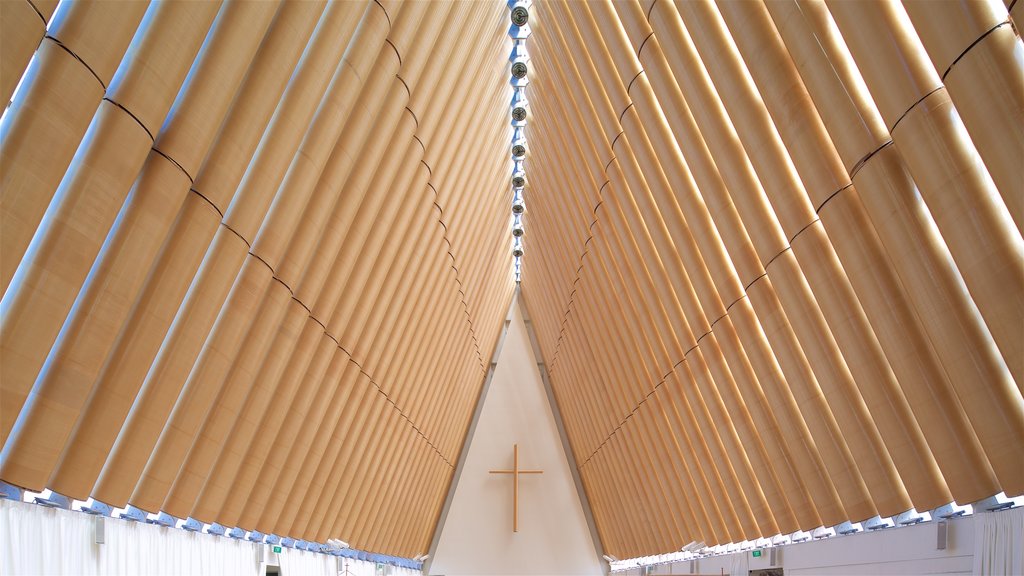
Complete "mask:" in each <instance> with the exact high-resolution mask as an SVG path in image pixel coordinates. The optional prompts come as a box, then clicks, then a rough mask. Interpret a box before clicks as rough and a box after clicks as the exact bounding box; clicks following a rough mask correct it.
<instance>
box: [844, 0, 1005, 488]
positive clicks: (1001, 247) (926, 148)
mask: <svg viewBox="0 0 1024 576" xmlns="http://www.w3.org/2000/svg"><path fill="white" fill-rule="evenodd" d="M883 7H884V9H883V10H879V11H877V13H876V12H870V13H862V12H859V11H858V10H856V9H852V7H849V6H846V5H843V4H841V3H840V5H838V6H832V8H833V10H834V12H835V14H834V15H835V16H836V19H837V24H839V26H840V28H841V29H846V30H847V31H846V32H845V33H844V37H846V38H847V40H848V42H850V45H851V52H853V54H854V57H855V58H857V59H858V60H859V61H860V64H861V67H862V68H863V71H864V74H865V80H866V82H867V83H868V84H869V85H870V86H873V87H876V90H878V91H879V93H878V95H877V97H876V99H877V101H878V108H879V112H880V113H881V115H882V117H883V118H884V119H885V121H886V122H887V124H890V125H895V128H893V129H892V131H893V138H894V140H895V142H896V146H897V147H899V154H900V158H899V159H900V160H903V161H905V165H903V164H900V165H897V164H896V163H895V161H896V160H897V158H895V157H893V154H894V152H891V151H890V152H887V151H886V150H882V151H881V152H879V153H878V154H877V155H876V156H875V157H873V158H879V159H880V158H882V157H883V156H884V157H885V159H886V162H885V163H884V164H882V162H881V160H878V163H879V164H881V166H880V169H884V170H886V171H887V173H888V174H889V178H890V180H889V181H888V182H885V183H882V182H878V181H875V182H873V184H875V185H878V186H886V187H895V188H902V189H903V190H901V191H900V193H899V196H898V197H896V198H894V197H893V194H892V193H890V194H886V195H885V196H884V197H879V198H878V200H876V201H879V202H883V201H888V202H891V201H892V200H894V199H895V200H896V201H897V202H898V203H900V204H902V206H901V209H902V210H905V211H907V212H910V211H911V210H912V209H913V208H914V202H913V200H912V197H911V196H910V195H911V194H913V193H915V191H916V192H919V193H920V194H921V195H922V196H923V197H924V199H925V201H926V202H927V203H928V208H929V210H930V211H931V213H932V214H933V215H934V222H935V224H937V225H938V228H939V230H940V231H941V232H942V234H943V239H944V240H945V242H940V241H939V240H938V239H933V237H934V232H932V231H931V230H933V229H932V228H931V226H933V224H932V223H931V221H930V219H927V218H922V217H920V216H918V215H915V216H917V218H918V219H923V220H924V221H923V222H920V223H919V224H918V225H917V229H918V230H920V232H919V233H918V234H917V235H916V236H917V238H915V242H918V243H926V244H927V245H926V246H924V247H922V254H929V256H930V257H929V258H927V259H925V260H923V261H921V260H919V262H920V264H917V266H921V265H925V266H928V267H929V268H932V269H931V270H928V271H927V272H925V271H923V270H914V269H912V268H909V267H899V268H898V269H899V270H901V272H904V271H905V274H903V276H904V282H905V284H908V285H913V284H912V283H913V282H921V283H926V284H927V285H928V287H924V286H922V289H923V293H922V294H921V295H920V296H921V297H920V298H919V299H918V300H917V301H915V303H916V304H919V313H920V315H921V317H922V318H923V319H924V320H925V321H926V322H927V323H928V324H930V328H931V329H930V332H931V335H932V338H933V341H934V342H935V343H936V345H937V346H939V347H947V348H949V350H948V351H946V350H944V353H943V354H942V358H943V359H944V360H946V362H945V364H946V368H947V370H949V371H950V372H951V373H952V374H955V376H952V378H951V379H952V381H953V384H954V386H957V387H958V389H959V390H960V396H961V398H962V400H963V401H964V408H965V409H966V411H967V413H968V416H969V418H971V421H972V423H973V424H974V426H975V429H976V430H977V431H978V434H979V438H980V439H981V440H982V444H983V446H984V447H985V450H986V452H987V454H988V456H989V460H990V461H991V463H992V466H993V468H994V470H995V472H996V476H997V477H998V478H999V480H1000V483H1002V484H1004V488H1007V487H1010V488H1009V490H1010V491H1017V490H1024V485H1022V483H1024V478H1022V477H1021V475H1020V474H1019V471H1020V470H1019V465H1018V463H1019V462H1020V461H1024V452H1022V451H1024V447H1022V446H1018V445H1016V444H1014V443H1012V442H1011V443H1007V442H1006V440H1005V439H1006V438H1008V437H1013V436H1019V435H1021V434H1024V401H1022V399H1021V396H1020V389H1019V387H1015V386H1014V385H1013V381H1012V378H1011V377H1010V375H1009V373H1008V372H1007V363H1009V364H1010V365H1011V368H1010V370H1011V371H1015V369H1016V367H1017V366H1018V364H1019V361H1024V356H1019V355H1017V354H1016V353H1015V352H1013V350H1015V349H1016V348H1017V347H1019V346H1021V342H1020V339H1019V338H1017V337H1016V336H1015V337H1013V338H1011V337H1010V335H1009V332H1010V330H1009V329H1008V325H1009V324H1010V323H1012V322H1013V320H1012V319H1013V318H1018V317H1022V314H1024V300H1022V299H1020V298H1019V295H1020V291H1019V290H1018V289H1017V288H1015V287H1019V286H1020V285H1024V265H1020V261H1021V259H1020V254H1021V253H1022V251H1024V240H1022V239H1021V236H1020V234H1019V232H1018V231H1017V230H1016V229H1015V228H1014V226H1013V225H1012V224H1011V223H1010V221H1009V218H1008V217H1007V215H1006V213H1005V211H1004V210H1003V209H1002V206H1001V204H999V203H998V199H993V192H994V190H992V182H991V179H989V177H988V175H987V173H986V171H985V170H984V167H983V166H979V164H978V163H977V162H974V161H973V160H972V156H975V154H974V152H973V146H971V145H970V143H969V142H968V141H966V140H964V139H962V138H958V137H957V136H956V134H958V133H960V132H961V131H962V130H963V128H962V124H960V121H959V118H958V116H957V115H955V114H952V113H951V110H952V106H951V105H949V104H948V96H946V94H945V91H944V90H942V89H941V87H940V88H938V89H936V88H935V86H936V85H937V84H938V83H939V82H938V78H937V75H936V73H935V71H934V69H933V68H932V67H931V65H930V63H929V62H928V61H927V58H926V56H925V55H924V54H923V49H922V48H921V47H920V44H919V43H917V42H916V39H915V38H912V37H910V36H909V35H905V34H901V35H898V37H896V36H892V35H887V36H886V38H889V39H888V40H883V39H879V38H877V37H875V36H874V35H873V33H872V32H871V31H870V30H868V29H867V28H870V29H871V30H875V31H877V33H882V34H889V33H886V32H884V31H885V30H889V31H893V32H892V33H895V31H898V30H901V29H903V28H905V24H904V23H903V22H902V20H901V18H905V15H904V14H903V13H902V7H900V6H899V5H895V4H885V5H884V6H883ZM858 23H861V24H867V25H868V26H867V27H866V28H865V27H863V26H862V27H858V28H857V31H856V33H855V32H853V31H851V30H849V28H850V27H851V26H856V25H857V24H858ZM892 57H899V58H903V59H904V60H906V61H907V62H909V63H910V64H909V65H908V67H907V68H905V69H904V68H900V69H894V68H892V67H891V66H890V65H889V63H888V62H880V61H878V60H877V59H885V58H892ZM883 85H884V87H883ZM934 154H942V155H943V156H942V157H943V158H945V160H943V161H942V162H940V161H938V160H936V156H934ZM870 164H871V162H870V161H869V162H868V164H866V165H865V168H867V167H868V166H869V165H870ZM861 172H864V170H863V169H862V170H861ZM858 174H859V173H858ZM880 174H881V173H880V172H873V173H872V176H879V175H880ZM855 180H856V179H855ZM859 188H860V191H861V194H862V195H863V196H865V197H868V196H867V195H868V191H867V188H866V187H865V186H864V185H861V186H859ZM954 191H955V192H956V193H955V194H954V193H953V192H954ZM872 192H873V194H872V195H871V197H873V198H874V197H878V196H881V194H880V191H872ZM871 204H872V203H871V202H870V201H869V202H867V205H868V207H869V210H871ZM964 210H968V212H964ZM964 213H970V214H972V218H970V219H965V218H962V214H964ZM876 214H877V216H876ZM876 218H881V214H878V213H877V212H875V213H872V220H875V219H876ZM876 226H878V225H877V224H876ZM942 244H945V245H946V246H948V252H947V250H946V249H945V247H944V246H942ZM946 254H952V256H953V258H954V260H955V261H956V264H957V265H958V267H959V270H956V269H954V267H953V266H951V265H950V263H949V261H948V256H947V255H946ZM1007 262H1014V263H1017V264H1018V265H1016V266H1012V265H1011V266H1007V265H1006V263H1007ZM961 275H962V277H963V280H962V281H963V282H966V284H967V288H968V290H970V293H969V294H967V293H965V291H964V290H963V288H962V286H963V284H961V281H960V279H959V277H960V276H961ZM936 279H941V281H939V282H936ZM933 295H934V296H933ZM993 295H997V296H999V298H998V301H991V299H990V297H992V296H993ZM972 296H974V298H973V301H972ZM932 298H934V300H933V299H932ZM975 306H976V307H977V309H978V310H980V312H981V314H982V316H984V318H985V320H986V322H987V324H988V327H987V328H988V329H987V330H986V326H984V325H982V324H981V323H980V322H978V321H977V320H976V318H977V316H976V313H975V312H974V311H973V310H974V309H975ZM939 310H943V311H945V313H942V314H938V311H939ZM938 323H943V326H942V327H941V328H940V327H939V326H938V325H936V324H938ZM988 332H991V336H990V335H989V333H988ZM993 337H994V339H995V343H996V344H997V345H998V346H999V349H994V347H993V346H992V345H991V342H992V340H991V338H993ZM1008 350H1009V351H1010V352H1007V351H1008ZM1000 352H1002V354H1000ZM965 353H966V354H967V355H968V356H967V357H965V356H964V355H965ZM976 378H981V379H982V380H983V381H985V382H988V383H989V384H990V385H989V386H986V387H985V388H984V390H983V392H984V393H983V394H977V393H976V391H975V392H973V393H971V394H968V393H967V391H966V390H964V388H963V387H964V386H966V383H967V382H970V381H975V379H976ZM967 398H969V399H967ZM982 406H985V408H982ZM993 416H995V417H993Z"/></svg>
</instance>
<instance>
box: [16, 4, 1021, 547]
mask: <svg viewBox="0 0 1024 576" xmlns="http://www.w3.org/2000/svg"><path fill="white" fill-rule="evenodd" d="M1022 4H1024V3H1022V2H1020V0H1017V4H1013V0H1010V1H1009V2H1008V3H1007V4H1003V3H1002V2H1001V1H1000V0H984V1H982V0H979V1H974V2H967V3H961V2H953V1H945V0H941V1H935V2H932V1H926V0H906V1H905V2H902V3H901V2H898V1H893V0H888V1H872V2H850V1H844V0H837V1H831V0H830V1H828V2H822V1H819V0H768V1H767V2H760V1H754V2H738V1H736V2H733V1H729V2H720V3H714V2H710V1H706V0H700V1H697V0H695V1H688V0H687V1H679V2H671V1H669V0H642V1H640V0H621V1H620V0H615V1H609V0H594V1H592V2H577V1H567V2H565V1H548V0H543V1H541V0H537V1H535V2H534V3H533V4H532V6H531V7H530V17H529V27H530V30H531V34H530V36H529V38H528V40H527V45H528V48H529V55H530V60H529V73H528V80H529V84H528V86H527V88H526V93H527V95H528V99H529V102H530V107H529V110H530V111H529V115H528V117H527V120H526V123H527V125H526V128H525V135H526V138H527V140H528V144H529V153H528V156H527V158H526V161H525V171H526V178H527V184H526V187H525V201H526V206H527V208H528V211H527V213H526V214H525V216H524V228H525V230H526V235H525V237H524V239H523V246H524V248H525V255H524V256H523V258H522V269H521V270H522V289H523V293H524V297H525V299H526V302H527V305H528V306H529V308H530V313H531V317H532V318H533V321H534V323H535V325H536V328H537V334H538V340H539V343H540V346H541V349H542V352H543V355H544V357H545V360H546V362H547V364H548V366H549V369H550V375H551V382H552V386H553V389H554V392H555V397H556V399H557V401H558V403H559V406H560V410H561V413H562V415H563V417H564V418H565V427H566V430H567V432H568V437H569V440H570V443H571V447H572V450H573V452H574V456H575V459H576V462H577V463H578V464H579V472H580V476H581V478H582V481H583V484H584V487H585V489H586V491H587V496H588V499H589V501H590V503H591V504H592V507H593V512H594V516H595V520H596V524H597V528H598V532H599V534H600V536H601V539H602V544H603V547H604V549H605V550H606V551H608V552H609V553H611V554H614V555H616V556H618V557H623V558H625V557H631V556H641V555H647V554H655V553H663V552H669V551H674V550H678V549H679V548H680V547H682V546H683V545H686V544H688V543H689V542H691V541H704V542H705V543H707V544H716V543H725V542H730V541H739V540H746V539H753V538H757V537H761V536H772V535H775V534H777V533H780V532H781V533H788V532H792V531H794V530H797V529H809V528H814V527H817V526H820V525H827V526H828V525H834V524H837V523H839V522H842V521H845V520H854V521H859V520H864V519H866V518H869V517H871V516H875V515H882V516H889V515H892V514H896V513H899V512H903V511H905V510H907V509H909V508H911V507H916V508H917V509H919V510H928V509H931V508H934V507H936V506H940V505H943V504H946V503H948V502H950V501H953V500H955V501H958V502H961V503H967V502H973V501H976V500H978V499H981V498H985V497H987V496H990V495H992V494H995V493H998V492H1000V491H1004V492H1006V493H1007V494H1010V495H1017V494H1020V493H1022V492H1024V399H1022V396H1021V390H1022V388H1024V240H1022V237H1021V229H1022V228H1024V190H1022V184H1021V183H1022V182H1024V162H1022V161H1021V160H1022V159H1024V71H1022V64H1021V58H1020V54H1021V53H1022V51H1024V47H1022V44H1021V39H1020V37H1019V35H1018V33H1017V30H1016V28H1015V27H1014V25H1013V23H1012V21H1011V16H1010V14H1014V15H1016V16H1017V17H1018V19H1020V18H1021V17H1022V16H1021V14H1020V12H1021V10H1022V8H1021V5H1022ZM1018 21H1019V20H1018ZM509 25H510V22H509V8H508V6H506V4H505V3H504V2H498V1H494V2H490V1H488V2H482V1H481V2H471V1H463V2H446V1H432V2H399V1H397V0H379V1H378V0H372V1H364V0H353V1H342V2H332V3H325V2H323V1H314V0H310V1H303V2H275V1H270V0H268V1H263V2H241V1H228V2H223V3H221V2H217V1H211V0H204V1H203V2H175V1H165V2H152V3H147V2H134V3H113V2H109V3H108V2H85V1H82V2H63V3H61V4H60V6H59V8H58V5H57V2H55V1H54V0H3V1H0V64H2V66H0V91H2V93H0V98H2V99H3V100H5V101H6V100H7V99H8V98H10V97H11V95H12V94H13V93H14V92H15V87H16V86H17V85H18V83H19V80H20V81H21V84H20V86H19V87H18V89H17V94H16V95H15V96H14V98H13V102H12V104H11V105H10V106H9V107H8V109H7V110H6V111H5V112H4V116H3V119H2V123H0V239H2V244H0V281H2V285H0V288H2V290H3V301H2V324H0V444H2V445H3V452H2V462H0V480H3V481H5V482H8V483H11V484H14V485H17V486H21V487H24V488H27V489H31V490H36V491H38V490H42V489H44V488H50V489H52V490H54V491H56V492H59V493H61V494H64V495H66V496H69V497H72V498H77V499H82V500H84V499H87V498H90V497H91V498H94V499H96V500H98V501H102V502H104V503H106V504H109V505H112V506H118V507H122V506H125V505H128V504H131V505H133V506H136V507H138V508H140V509H142V510H144V511H147V512H154V513H155V512H158V511H164V512H167V513H168V514H171V515H173V516H176V517H178V518H186V517H194V518H195V519H197V520H199V521H201V522H206V523H213V522H216V523H219V524H221V525H224V526H227V527H233V526H238V527H241V528H243V529H245V530H258V531H260V532H262V533H266V534H277V535H280V536H287V537H292V538H301V539H306V540H310V541H316V542H324V541H326V540H327V539H330V538H339V539H343V540H345V541H347V542H349V543H351V544H352V545H353V546H355V547H358V548H363V549H367V550H372V551H376V552H383V553H387V554H394V555H400V556H407V557H412V556H416V555H419V554H422V553H424V552H425V551H426V549H427V547H428V546H429V542H430V539H431V536H432V534H433V531H434V527H435V524H436V521H437V517H438V513H439V511H440V507H441V505H442V502H443V500H444V497H445V495H446V492H447V489H448V485H449V482H450V479H451V477H452V473H453V470H454V468H453V466H454V463H455V462H456V461H457V459H458V457H459V452H460V450H461V449H462V445H463V441H464V437H465V432H466V428H467V425H468V423H469V420H470V417H471V415H472V412H473V409H474V407H475V403H476V400H477V398H478V395H479V391H480V389H481V386H482V384H483V381H484V378H485V377H486V374H487V369H488V359H489V358H490V357H491V353H492V351H493V348H494V346H495V345H496V341H497V337H498V334H499V331H500V327H501V325H502V322H503V319H504V317H505V312H506V311H507V309H508V305H509V302H510V299H511V297H512V291H513V289H514V286H515V282H514V272H513V267H512V255H511V245H512V238H511V225H512V220H511V213H510V203H511V200H512V197H513V192H512V190H511V186H510V170H511V169H512V161H511V159H510V141H511V138H512V136H513V131H512V126H511V125H510V99H511V97H512V87H511V86H510V83H509V74H510V70H509V54H510V51H511V50H512V46H513V44H512V40H510V38H509V36H508V32H509ZM26 70H27V73H26Z"/></svg>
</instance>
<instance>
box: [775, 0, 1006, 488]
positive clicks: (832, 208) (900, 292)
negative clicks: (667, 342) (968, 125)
mask: <svg viewBox="0 0 1024 576" xmlns="http://www.w3.org/2000/svg"><path fill="white" fill-rule="evenodd" d="M766 8H767V9H768V11H769V12H770V13H771V16H772V18H773V20H774V22H775V24H776V26H777V29H778V31H779V32H780V34H781V35H782V37H783V40H784V41H785V42H786V48H787V51H788V53H789V54H790V55H791V56H792V58H793V59H794V64H796V66H797V67H798V69H799V70H801V72H802V74H801V78H802V80H803V81H804V84H805V86H806V87H807V89H808V92H809V94H810V95H811V97H812V99H813V100H814V101H815V104H816V105H817V106H818V110H819V112H821V119H822V121H823V123H824V125H825V127H826V128H827V129H828V130H829V132H830V133H831V134H832V135H833V136H835V135H839V134H841V135H842V137H841V138H840V137H833V138H832V144H833V145H834V146H835V148H836V150H837V152H838V153H839V154H840V156H842V157H843V158H842V161H843V163H844V164H845V166H846V169H847V170H851V171H852V169H853V168H854V167H855V166H856V165H857V163H858V159H859V156H858V154H859V152H858V151H857V149H858V148H863V147H871V146H873V144H871V142H879V141H881V139H882V138H883V135H884V133H885V130H884V127H883V126H881V120H880V119H878V118H877V115H867V116H861V115H860V113H859V112H858V106H857V104H856V103H855V101H854V100H851V97H855V96H857V93H856V92H854V93H848V92H847V90H846V89H845V88H844V87H843V85H842V83H841V82H840V80H839V78H838V77H837V76H836V74H835V70H836V68H833V64H832V63H830V62H829V61H828V60H827V59H826V58H825V53H824V52H823V51H822V46H823V45H824V46H830V45H831V44H829V43H828V42H827V40H828V38H827V37H826V38H821V39H819V38H815V36H814V34H813V32H812V31H811V29H810V27H809V26H808V23H807V22H806V21H805V19H804V15H803V14H802V13H801V11H800V9H799V7H798V6H797V5H796V3H794V2H776V1H772V2H768V3H767V4H766ZM839 69H845V68H839ZM822 138H824V136H822ZM811 193H812V196H813V195H814V191H813V190H811ZM819 210H820V212H819V215H820V217H821V218H822V221H823V223H824V224H825V226H826V229H827V230H828V232H829V235H830V237H831V239H832V241H833V242H834V246H835V248H836V251H837V253H838V255H839V257H840V259H841V260H842V262H843V266H844V267H845V268H846V270H847V272H848V278H849V279H850V282H851V284H852V285H853V287H854V289H855V290H856V292H857V296H858V298H859V300H860V301H861V303H862V304H863V305H864V311H865V313H866V314H867V316H868V318H869V320H870V321H871V324H872V327H873V328H874V330H875V333H876V335H877V336H878V338H879V343H880V344H881V345H882V346H883V348H884V350H885V351H886V356H887V358H888V360H889V362H890V365H891V366H892V368H893V371H894V373H895V374H896V377H897V379H898V381H899V384H900V387H901V389H902V391H903V393H905V394H906V396H907V401H908V403H909V405H910V407H911V409H912V410H913V411H914V415H915V417H916V420H917V422H918V424H919V425H920V426H921V428H922V431H923V432H924V435H925V437H926V439H927V441H928V444H929V446H930V448H931V450H932V452H933V454H934V455H935V457H936V460H937V462H938V463H939V466H940V467H941V469H942V475H943V479H944V480H945V482H946V483H947V484H948V486H949V488H950V490H951V492H952V495H953V496H954V497H955V499H957V500H958V501H961V502H966V501H976V500H977V499H978V497H984V496H982V494H983V493H985V492H987V491H988V490H990V489H992V488H994V487H995V485H996V484H995V479H994V477H993V475H992V470H991V467H990V466H989V464H988V461H987V459H986V457H985V455H984V454H983V453H982V450H981V445H980V444H979V443H978V440H977V436H976V435H975V433H974V431H973V430H972V429H971V426H970V423H969V422H968V421H967V419H966V416H965V415H964V414H963V412H962V411H960V410H949V409H948V408H949V407H955V406H956V403H955V401H953V400H951V399H952V398H954V397H955V392H954V391H953V389H952V387H951V384H950V382H949V377H948V376H947V375H946V372H945V371H944V370H943V368H942V366H941V364H940V361H939V358H938V356H937V353H936V351H935V350H934V348H933V346H932V344H931V342H930V341H929V339H928V337H927V335H926V333H925V331H924V329H923V327H922V326H921V324H920V321H919V320H918V318H917V316H916V312H915V311H914V309H913V306H912V305H911V304H910V302H909V299H908V298H909V294H907V293H906V292H905V291H904V289H903V286H902V284H901V283H900V280H899V278H898V277H897V273H896V270H895V268H894V266H893V263H892V261H891V260H890V258H889V257H888V255H887V254H886V253H885V248H884V247H883V246H882V243H881V241H880V239H879V237H878V235H877V233H876V232H875V229H874V226H873V225H872V224H871V222H870V220H869V218H868V215H867V213H866V212H865V210H864V207H863V205H862V203H861V200H860V197H859V195H858V193H857V191H856V189H855V188H854V187H852V186H851V187H849V188H847V189H845V190H842V191H840V192H838V193H837V194H836V195H835V197H834V198H832V199H831V200H829V201H828V202H826V203H824V204H823V205H821V207H820V209H819ZM962 462H971V464H970V465H963V464H962Z"/></svg>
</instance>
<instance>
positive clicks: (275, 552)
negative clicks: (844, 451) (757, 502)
mask: <svg viewBox="0 0 1024 576" xmlns="http://www.w3.org/2000/svg"><path fill="white" fill-rule="evenodd" d="M280 553H281V547H280V546H274V554H280ZM760 555H761V554H760V553H758V556H760Z"/></svg>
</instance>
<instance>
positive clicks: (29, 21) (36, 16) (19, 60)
mask: <svg viewBox="0 0 1024 576" xmlns="http://www.w3.org/2000/svg"><path fill="white" fill-rule="evenodd" d="M37 4H38V6H37ZM56 7H57V3H56V2H53V1H50V2H36V3H35V4H33V3H32V2H29V0H20V1H14V2H3V3H0V102H2V103H3V105H4V107H6V106H7V103H8V102H10V100H11V94H13V93H14V88H15V86H17V85H18V82H19V81H20V80H21V77H22V75H23V74H24V73H25V68H27V67H28V62H29V60H30V59H31V58H32V55H33V54H34V53H35V51H36V48H38V47H39V42H40V41H41V40H42V39H43V35H44V34H46V22H47V21H48V20H49V19H50V15H51V14H53V9H54V8H56ZM37 10H38V12H37Z"/></svg>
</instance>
